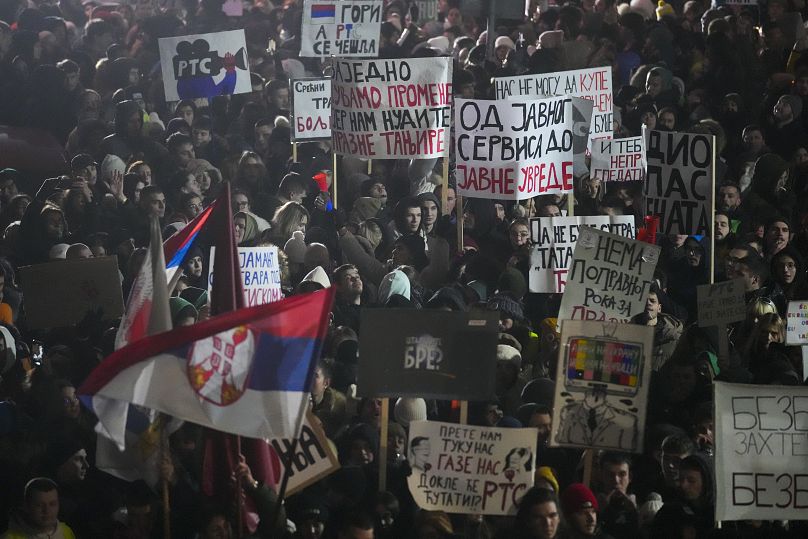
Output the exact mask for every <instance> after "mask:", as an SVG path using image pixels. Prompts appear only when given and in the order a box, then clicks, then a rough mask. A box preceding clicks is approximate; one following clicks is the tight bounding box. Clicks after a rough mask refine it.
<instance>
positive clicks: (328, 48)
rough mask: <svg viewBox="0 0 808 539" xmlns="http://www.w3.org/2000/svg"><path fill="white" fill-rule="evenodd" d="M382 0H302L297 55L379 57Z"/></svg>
mask: <svg viewBox="0 0 808 539" xmlns="http://www.w3.org/2000/svg"><path fill="white" fill-rule="evenodd" d="M381 27H382V3H381V2H379V1H366V0H343V1H341V2H338V1H336V0H305V1H304V2H303V24H302V26H301V28H300V56H303V57H328V56H338V57H341V58H350V57H354V58H358V57H365V58H368V57H371V58H374V57H376V56H379V36H380V34H381Z"/></svg>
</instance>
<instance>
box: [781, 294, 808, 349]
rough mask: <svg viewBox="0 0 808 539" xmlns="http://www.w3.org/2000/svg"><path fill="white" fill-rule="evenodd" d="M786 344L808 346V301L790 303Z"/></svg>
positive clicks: (787, 316) (787, 315)
mask: <svg viewBox="0 0 808 539" xmlns="http://www.w3.org/2000/svg"><path fill="white" fill-rule="evenodd" d="M786 344H790V345H795V344H796V345H801V344H808V302H806V301H789V302H788V313H787V314H786Z"/></svg>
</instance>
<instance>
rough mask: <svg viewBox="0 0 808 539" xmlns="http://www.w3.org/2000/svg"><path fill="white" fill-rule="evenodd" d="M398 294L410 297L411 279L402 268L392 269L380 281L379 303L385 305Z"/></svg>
mask: <svg viewBox="0 0 808 539" xmlns="http://www.w3.org/2000/svg"><path fill="white" fill-rule="evenodd" d="M396 294H398V295H399V296H404V297H405V298H407V299H410V279H409V278H408V277H407V275H406V274H405V273H404V272H403V271H401V270H393V271H391V272H390V273H388V274H387V275H385V276H384V278H383V279H382V282H381V283H379V303H380V304H382V305H384V304H385V303H387V300H389V299H390V298H391V297H392V296H394V295H396Z"/></svg>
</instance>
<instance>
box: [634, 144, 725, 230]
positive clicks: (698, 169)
mask: <svg viewBox="0 0 808 539" xmlns="http://www.w3.org/2000/svg"><path fill="white" fill-rule="evenodd" d="M714 147H715V137H713V136H712V135H702V134H695V133H673V132H668V131H665V132H663V131H648V132H647V140H646V148H647V152H646V158H647V162H648V170H647V174H646V178H645V215H658V216H659V218H660V223H659V233H660V234H681V235H688V236H692V235H709V234H710V233H711V231H712V226H713V219H712V216H713V205H714V200H713V199H714V195H713V191H714V189H713V185H714Z"/></svg>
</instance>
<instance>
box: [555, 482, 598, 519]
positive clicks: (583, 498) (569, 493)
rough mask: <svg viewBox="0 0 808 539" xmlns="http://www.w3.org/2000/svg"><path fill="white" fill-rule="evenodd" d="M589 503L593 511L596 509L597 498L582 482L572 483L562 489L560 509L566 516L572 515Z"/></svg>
mask: <svg viewBox="0 0 808 539" xmlns="http://www.w3.org/2000/svg"><path fill="white" fill-rule="evenodd" d="M587 504H589V506H590V507H592V508H593V509H594V510H595V511H597V510H598V500H597V498H595V495H594V494H592V491H591V490H589V487H587V486H586V485H584V484H583V483H573V484H572V485H570V486H568V487H567V488H566V489H564V492H563V493H562V494H561V509H562V510H563V511H564V514H565V515H566V516H568V517H569V516H570V515H573V514H575V513H577V512H578V511H580V510H581V509H584V508H586V507H587Z"/></svg>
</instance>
